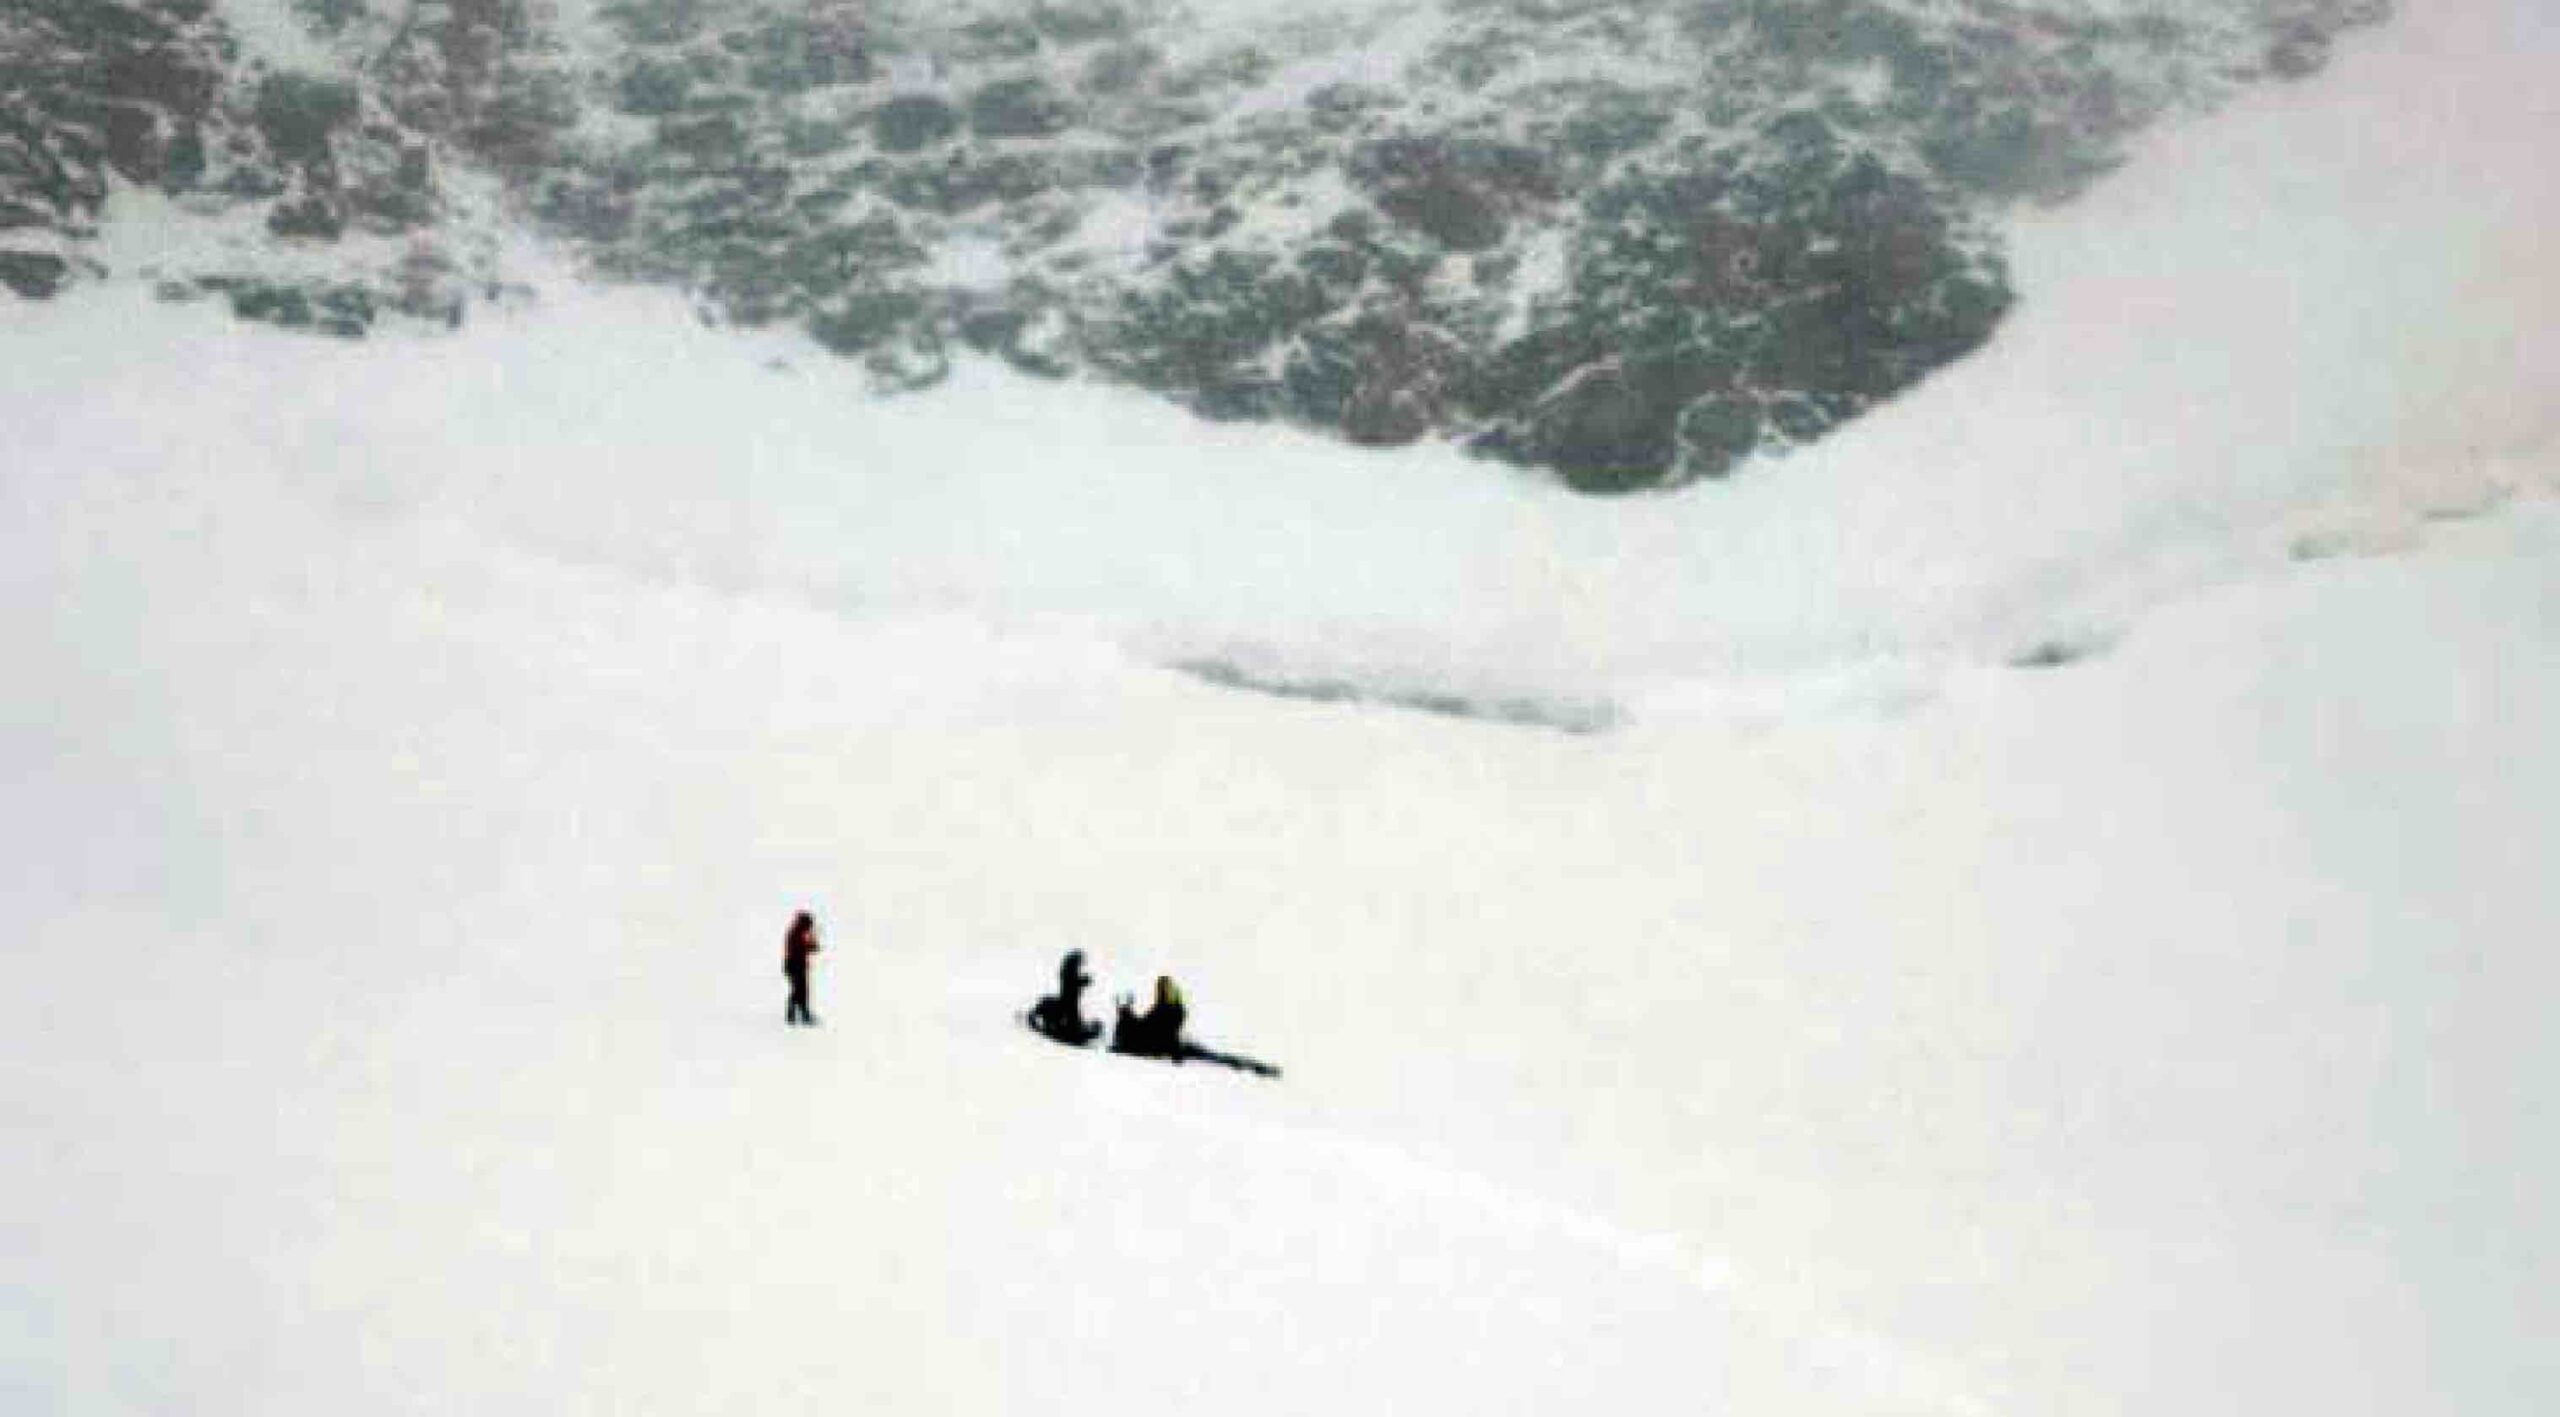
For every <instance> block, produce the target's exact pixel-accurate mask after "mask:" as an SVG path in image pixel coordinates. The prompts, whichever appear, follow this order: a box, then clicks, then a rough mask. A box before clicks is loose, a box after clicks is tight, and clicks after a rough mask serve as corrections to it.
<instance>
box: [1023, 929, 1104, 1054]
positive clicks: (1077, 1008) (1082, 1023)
mask: <svg viewBox="0 0 2560 1417" xmlns="http://www.w3.org/2000/svg"><path fill="white" fill-rule="evenodd" d="M1092 983H1093V979H1092V976H1090V975H1088V974H1086V973H1085V972H1084V951H1082V950H1069V951H1067V954H1066V958H1064V959H1061V960H1059V961H1058V992H1057V993H1055V994H1050V995H1047V996H1045V997H1043V998H1042V999H1041V1000H1040V1002H1039V1003H1036V1004H1034V1005H1032V1006H1031V1026H1032V1027H1033V1028H1035V1029H1038V1030H1039V1031H1040V1032H1042V1033H1045V1034H1047V1035H1048V1036H1050V1037H1051V1038H1054V1039H1056V1040H1058V1041H1059V1042H1061V1043H1065V1044H1069V1045H1071V1046H1074V1047H1077V1048H1081V1047H1083V1046H1084V1045H1086V1044H1088V1043H1091V1042H1092V1041H1093V1040H1094V1038H1095V1037H1096V1036H1097V1035H1099V1034H1100V1033H1101V1032H1102V1025H1101V1024H1098V1023H1095V1022H1093V1021H1092V1020H1090V1019H1088V1018H1086V1017H1085V1016H1084V991H1085V989H1086V988H1087V987H1088V986H1090V985H1091V984H1092Z"/></svg>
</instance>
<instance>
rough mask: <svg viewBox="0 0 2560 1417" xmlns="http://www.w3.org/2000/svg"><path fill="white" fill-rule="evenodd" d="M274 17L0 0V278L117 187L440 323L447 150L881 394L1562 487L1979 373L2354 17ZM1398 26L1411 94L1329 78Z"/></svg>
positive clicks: (1815, 11)
mask: <svg viewBox="0 0 2560 1417" xmlns="http://www.w3.org/2000/svg"><path fill="white" fill-rule="evenodd" d="M292 3H293V6H294V8H295V10H296V12H297V13H298V14H299V16H300V17H301V19H302V21H303V22H304V25H305V27H306V29H307V31H308V38H309V40H310V49H309V51H308V53H318V54H323V55H327V56H331V62H330V63H328V64H319V63H317V62H315V61H311V60H310V59H309V58H308V53H306V55H305V62H304V63H303V64H301V65H300V66H299V67H297V66H295V65H290V64H283V63H279V62H275V61H273V60H260V59H258V58H256V57H254V56H245V55H244V54H243V53H242V51H241V47H240V45H239V44H238V43H237V42H236V41H235V39H234V38H233V37H232V35H231V34H230V33H229V32H228V31H227V30H226V29H225V28H224V26H223V23H222V20H221V11H220V9H219V8H218V6H217V5H214V4H212V3H209V0H0V283H5V284H7V285H8V286H9V288H10V289H12V290H13V291H16V292H18V293H19V294H20V295H31V296H38V297H40V296H42V295H44V294H49V293H51V292H53V291H55V290H58V289H59V288H61V286H62V285H63V284H64V283H66V282H68V281H71V280H76V279H79V278H80V277H81V273H82V271H83V269H84V266H83V263H82V262H81V261H80V260H79V259H77V257H76V255H68V254H66V253H67V252H72V251H74V250H76V248H77V246H78V245H79V243H80V242H81V241H83V240H84V239H85V238H86V236H87V235H88V234H89V233H90V232H91V231H93V230H94V227H95V225H96V222H97V221H98V219H99V217H100V214H101V211H102V209H103V207H104V206H105V204H106V202H107V199H108V197H107V194H108V192H109V191H110V189H111V183H110V180H109V179H110V175H112V176H113V177H115V178H119V179H121V180H123V181H126V182H131V183H135V184H139V185H143V186H149V187H155V188H157V189H159V190H160V191H162V192H164V193H167V194H169V195H170V196H171V197H172V198H174V199H176V200H178V201H180V202H181V203H182V204H191V207H192V208H201V209H203V210H206V211H207V212H216V211H219V210H222V209H226V208H232V207H238V206H244V205H245V206H249V207H252V208H255V209H256V210H257V211H258V212H259V214H260V217H261V219H262V220H263V222H264V224H265V226H266V229H267V230H268V231H269V232H270V233H271V234H272V236H273V238H274V241H275V250H276V253H277V255H278V260H279V261H280V262H281V261H282V260H283V258H284V257H285V256H288V255H293V254H294V253H299V255H298V257H297V259H299V260H300V261H301V263H302V264H301V265H300V266H297V267H295V269H298V270H303V271H306V272H307V271H308V269H309V268H310V261H311V259H312V258H313V257H314V256H315V255H317V254H318V253H323V252H326V253H329V257H328V259H329V260H330V261H331V262H333V263H335V264H334V266H333V268H332V274H331V275H330V276H328V277H327V278H324V279H314V278H312V277H310V276H309V275H308V274H304V275H300V276H295V277H286V276H283V275H281V274H279V273H278V270H280V269H281V266H279V268H278V270H269V269H267V268H265V267H264V266H262V265H261V264H260V260H259V258H257V257H256V256H255V255H254V254H243V255H241V256H238V257H237V258H236V259H235V261H234V264H233V265H232V266H231V267H227V268H223V269H212V270H195V271H190V272H180V273H166V272H160V273H152V274H159V275H161V276H162V278H163V280H164V283H165V285H166V287H167V288H169V289H171V290H173V291H176V292H194V291H214V292H217V293H220V294H222V295H224V296H225V297H226V298H227V300H228V301H229V303H230V304H231V305H232V307H233V308H234V309H235V310H237V311H238V312H239V313H240V314H241V315H242V316H244V317H245V318H251V319H258V320H264V321H267V322H270V323H274V324H278V325H281V326H284V327H288V328H296V329H307V330H312V331H315V332H324V333H331V334H337V335H341V336H352V335H357V334H361V333H363V332H364V331H365V330H367V329H370V328H371V327H372V326H373V325H374V324H376V323H378V322H379V321H381V320H383V319H388V318H402V319H421V320H428V321H434V322H440V323H454V322H458V321H459V320H461V319H462V318H464V313H465V311H466V310H467V309H468V307H469V305H470V304H471V303H472V302H473V301H474V300H475V299H481V298H487V297H488V295H489V293H490V292H492V291H496V290H499V289H501V288H502V285H501V283H500V282H499V281H498V279H497V277H496V273H495V271H494V268H493V267H492V266H491V265H490V260H491V258H490V257H488V256H486V255H485V254H483V255H474V254H471V253H473V252H485V251H488V250H493V249H495V248H496V245H497V243H496V242H495V241H494V240H492V239H490V238H491V235H492V232H491V231H490V230H489V223H491V222H493V221H494V220H496V219H497V218H496V216H493V215H491V214H489V213H486V212H484V211H481V210H479V209H477V208H474V207H471V206H470V205H469V204H465V203H461V202H458V201H457V200H456V199H455V193H454V191H453V190H451V189H450V188H449V185H448V184H449V183H451V182H452V180H453V179H454V178H455V177H456V176H458V175H461V174H464V173H474V172H476V173H481V174H487V175H490V176H493V177H494V178H495V179H496V182H495V184H494V186H495V187H496V188H497V189H498V190H500V191H502V192H504V193H505V194H506V201H507V203H508V210H510V211H512V212H513V213H515V214H517V215H520V216H530V217H531V218H532V219H534V220H536V221H539V222H541V223H542V224H544V225H545V226H547V227H548V228H549V229H550V230H551V231H552V232H553V233H554V234H556V235H557V236H559V237H561V238H563V239H565V240H567V241H569V242H571V243H573V244H574V245H575V246H576V247H577V248H578V249H580V250H581V251H582V252H583V253H584V255H585V256H586V257H587V258H588V260H589V261H590V262H591V263H592V265H593V266H594V267H595V268H596V269H597V270H598V271H599V272H601V273H603V274H606V275H609V276H613V277H618V278H625V279H637V280H648V281H658V282H667V283H673V284H677V285H681V286H683V287H685V288H686V289H688V290H689V291H691V292H693V293H694V294H695V296H696V297H697V303H698V305H699V306H700V308H702V309H704V310H705V311H706V313H711V314H716V315H717V316H718V317H720V318H724V319H727V320H731V321H735V322H738V323H741V324H765V323H775V322H787V323H791V324H795V325H798V326H800V327H802V328H805V329H806V330H807V331H808V332H809V333H810V334H811V335H812V336H813V337H814V338H816V339H817V340H818V341H820V342H821V343H822V344H824V345H825V346H826V347H828V348H830V349H832V350H835V351H837V352H839V353H841V354H843V355H844V356H846V357H848V358H852V359H856V360H858V361H860V362H861V364H862V366H863V367H864V368H865V369H866V370H867V371H868V372H869V373H870V375H871V377H872V379H873V381H874V382H875V383H876V384H877V385H878V386H879V387H881V388H882V389H899V388H909V387H914V386H917V385H919V384H924V383H930V382H932V381H934V380H936V379H938V378H940V377H942V376H943V374H944V372H945V371H947V370H948V368H949V367H950V361H951V360H952V358H953V357H955V354H956V353H957V352H960V351H975V352H979V353H983V354H988V355H992V356H994V357H998V358H1001V359H1004V360H1006V361H1007V362H1009V363H1011V364H1013V365H1015V366H1016V367H1018V368H1021V369H1024V370H1026V371H1029V372H1032V373H1036V374H1040V375H1042V376H1046V377H1057V376H1063V375H1069V374H1075V373H1083V374H1087V375H1091V376H1095V377H1100V378H1107V379H1112V380H1117V381H1121V382H1126V383H1130V384H1134V385H1137V386H1140V387H1143V388H1147V389H1151V390H1154V391H1157V392H1159V393H1161V394H1163V395H1165V396H1166V397H1168V398H1171V399H1174V400H1177V401H1179V402H1180V403H1182V404H1183V405H1185V406H1186V407H1189V408H1191V409H1194V410H1196V411H1197V412H1199V413H1200V414H1202V415H1203V416H1206V417H1211V418H1231V419H1232V418H1244V419H1285V420H1289V421H1292V422H1296V423H1301V424H1305V425H1308V426H1312V427H1315V428H1319V429H1323V430H1327V431H1330V432H1333V433H1335V434H1336V435H1338V436H1340V437H1342V438H1344V439H1345V440H1347V441H1349V442H1353V443H1358V444H1363V445H1377V446H1392V445H1398V444H1405V443H1412V442H1417V441H1422V440H1426V439H1441V440H1447V441H1451V442H1454V443H1457V444H1459V445H1461V446H1464V447H1467V448H1469V449H1472V450H1474V451H1476V452H1479V453H1481V454H1483V455H1485V456H1488V457H1493V458H1498V459H1503V460H1507V461H1511V462H1516V463H1520V464H1524V465H1528V466H1533V467H1538V468H1542V469H1546V470H1548V471H1550V472H1552V473H1553V474H1554V475H1556V476H1558V477H1560V478H1562V479H1564V480H1565V481H1567V482H1569V483H1570V484H1571V485H1573V486H1575V487H1578V488H1582V489H1585V490H1589V491H1594V492H1624V491H1631V490H1637V489H1643V488H1650V487H1659V486H1665V485H1674V484H1678V483H1682V482H1686V481H1690V480H1693V479H1697V478H1706V477H1718V476H1722V475H1725V474H1726V473H1728V472H1730V471H1731V470H1732V469H1734V468H1735V467H1736V466H1738V465H1739V464H1740V463H1742V462H1743V461H1744V460H1746V459H1748V458H1750V457H1752V456H1753V455H1754V454H1758V453H1770V452H1776V451H1781V450H1783V449H1785V448H1787V447H1790V446H1794V445H1797V444H1801V443H1804V442H1807V441H1810V440H1812V439H1816V438H1819V437H1821V436H1823V435H1824V434H1825V433H1827V432H1828V431H1829V430H1831V429H1833V428H1835V427H1837V426H1838V425H1839V424H1840V423H1842V422H1843V421H1845V420H1847V419H1851V418H1855V417H1857V416H1858V415H1859V414H1860V413H1861V412H1863V411H1864V410H1866V409H1869V408H1872V407H1873V406H1875V405H1876V404H1877V403H1879V402H1882V401H1884V400H1886V399H1890V398H1893V397H1895V396H1897V395H1898V394H1900V393H1901V392H1903V391H1904V390H1906V389H1908V388H1910V387H1911V386H1912V385H1913V384H1915V383H1917V382H1919V381H1920V380H1922V379H1924V378H1926V377H1927V376H1928V375H1929V374H1930V372H1931V371H1933V370H1935V369H1938V368H1942V367H1944V366H1945V365H1946V364H1947V363H1949V362H1950V361H1953V360H1956V359H1960V358H1962V357H1964V356H1965V355H1966V354H1967V353H1969V352H1970V351H1972V350H1974V349H1977V348H1979V347H1980V346H1981V345H1982V344H1983V342H1984V341H1986V340H1987V339H1989V338H1990V337H1991V335H1992V333H1993V332H1994V330H1995V329H1996V328H1997V326H1998V325H1999V322H2000V321H2001V319H2002V318H2003V316H2004V315H2005V313H2006V312H2007V310H2008V308H2009V305H2010V302H2011V293H2010V288H2009V284H2008V278H2007V273H2006V268H2005V266H2004V264H2003V261H2002V258H2001V243H2000V239H1999V229H2000V221H2001V218H2002V214H2003V213H2004V212H2005V211H2006V210H2007V209H2008V208H2010V207H2011V206H2013V205H2014V204H2017V203H2020V202H2054V201H2062V200H2067V199H2068V198H2070V197H2071V196H2073V195H2074V194H2076V193H2077V192H2078V191H2080V190H2081V189H2082V188H2084V187H2085V186H2087V185H2088V184H2089V183H2090V182H2092V181H2094V180H2096V179H2097V178H2098V177H2099V176H2101V175H2102V174H2104V173H2105V172H2106V171H2107V170H2108V168H2109V167H2111V166H2112V165H2113V164H2114V163H2115V162H2116V161H2117V159H2118V156H2119V155H2120V153H2121V152H2122V151H2123V146H2124V144H2125V142H2126V140H2127V139H2128V138H2129V137H2130V136H2131V135H2132V134H2134V133H2135V132H2137V131H2139V130H2140V129H2141V128H2142V127H2143V126H2144V125H2145V124H2147V123H2149V122H2151V121H2153V120H2154V119H2156V118H2158V117H2159V116H2161V115H2163V114H2165V113H2170V112H2174V111H2192V110H2195V109H2199V108H2202V107H2206V106H2209V105H2211V104H2213V103H2215V102H2217V101H2219V100H2220V99H2221V98H2222V97H2224V96H2225V95H2227V94H2228V93H2229V92H2231V91H2232V90H2233V89H2234V88H2235V87H2236V86H2238V85H2240V84H2242V83H2245V82H2249V81H2252V80H2256V79H2261V78H2301V77H2305V76H2308V75H2310V74H2312V73H2314V72H2316V71H2317V70H2318V69H2319V68H2321V67H2322V65H2323V64H2324V63H2325V62H2326V60H2327V58H2328V56H2329V54H2330V53H2331V51H2332V50H2333V48H2334V47H2335V45H2336V44H2337V43H2338V42H2339V39H2340V36H2341V35H2342V34H2344V33H2345V32H2346V31H2347V30H2349V29H2351V28H2353V27H2355V26H2357V25H2362V24H2370V23H2374V22H2377V21H2379V20H2381V19H2383V18H2385V16H2386V15H2387V0H2231V3H2230V4H2229V5H2228V6H2227V7H2226V8H2225V9H2223V10H2220V11H2215V12H2208V11H2207V10H2205V9H2203V8H2201V7H2197V6H2194V5H2192V4H2185V3H2171V0H2158V3H2157V4H2155V5H2151V6H2145V5H2144V4H2142V3H2140V0H2135V3H2130V4H2113V3H2110V4H2107V5H2104V6H2100V5H2095V4H2091V3H2088V0H1417V4H1416V7H1415V9H1414V10H1413V11H1409V12H1407V13H1405V14H1397V15H1388V16H1383V17H1379V16H1369V17H1364V16H1363V15H1362V14H1361V13H1359V12H1354V13H1352V14H1350V15H1329V16H1326V17H1324V18H1323V20H1322V22H1320V23H1306V22H1303V21H1304V18H1305V17H1303V16H1291V15H1282V16H1278V17H1276V18H1275V21H1274V23H1273V24H1272V25H1271V26H1269V27H1267V28H1265V29H1263V30H1260V31H1258V32H1253V33H1242V32H1237V33H1232V34H1229V35H1227V36H1226V37H1222V38H1213V37H1207V36H1205V35H1204V34H1203V32H1201V31H1199V30H1197V29H1196V28H1192V27H1188V26H1186V25H1185V24H1184V23H1182V22H1181V20H1180V17H1179V15H1178V14H1175V13H1172V12H1169V11H1168V10H1167V9H1166V8H1165V7H1162V6H1156V5H1142V4H1135V3H1130V0H948V3H946V4H940V5H934V6H911V5H903V4H894V3H891V0H607V3H603V4H600V5H598V6H595V7H594V18H593V20H592V24H591V27H590V28H588V29H585V30H582V31H579V32H577V33H568V32H564V31H562V30H561V29H560V28H559V25H560V23H561V21H560V16H561V14H562V13H563V11H562V10H561V8H560V7H557V6H554V5H551V4H548V3H544V0H425V2H424V3H416V4H412V3H409V0H292ZM1434 12H1436V14H1435V13H1434ZM1415 13H1419V14H1421V15H1423V17H1424V19H1425V21H1426V22H1427V23H1428V24H1429V25H1430V26H1431V27H1430V28H1429V29H1428V30H1427V32H1425V33H1424V35H1423V39H1422V42H1421V43H1420V45H1419V47H1416V46H1415V44H1414V43H1413V42H1412V40H1413V33H1412V32H1411V31H1402V32H1399V33H1400V38H1399V39H1398V42H1397V45H1396V46H1395V49H1394V52H1396V53H1399V54H1402V55H1404V56H1405V58H1404V59H1402V60H1400V61H1399V62H1400V65H1401V67H1400V68H1399V69H1398V70H1397V72H1395V73H1394V74H1393V75H1392V76H1386V77H1381V76H1378V75H1375V74H1371V75H1368V76H1365V77H1364V78H1362V79H1361V80H1359V81H1356V82H1354V81H1344V80H1342V79H1340V78H1339V77H1337V76H1338V74H1339V73H1340V72H1341V66H1340V64H1339V62H1338V61H1339V57H1340V56H1341V55H1343V54H1346V53H1352V52H1358V51H1361V50H1363V49H1364V47H1370V46H1373V43H1374V42H1377V41H1381V40H1383V39H1384V38H1386V35H1385V30H1384V26H1385V25H1387V24H1388V23H1390V22H1398V21H1402V20H1405V19H1409V18H1411V17H1412V15H1413V14H1415ZM1559 74H1577V75H1585V76H1597V75H1606V76H1608V77H1606V78H1599V77H1555V76H1556V75H1559ZM386 242H387V243H388V245H387V246H386V244H385V243H386Z"/></svg>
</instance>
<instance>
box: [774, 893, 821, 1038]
mask: <svg viewBox="0 0 2560 1417" xmlns="http://www.w3.org/2000/svg"><path fill="white" fill-rule="evenodd" d="M817 952H818V922H817V920H816V919H815V918H814V917H812V916H811V915H810V914H809V912H807V911H805V910H804V911H801V912H800V913H799V914H797V915H794V916H792V917H791V928H790V930H789V931H787V932H785V933H784V935H783V937H782V977H783V978H785V979H788V980H790V981H791V1000H790V1002H789V1003H786V1004H784V1005H783V1007H782V1021H783V1022H784V1023H785V1024H795V1023H802V1024H814V1023H816V1022H817V1021H818V1016H817V1015H816V1014H813V1013H811V1012H809V957H810V956H811V955H814V954H816V953H817Z"/></svg>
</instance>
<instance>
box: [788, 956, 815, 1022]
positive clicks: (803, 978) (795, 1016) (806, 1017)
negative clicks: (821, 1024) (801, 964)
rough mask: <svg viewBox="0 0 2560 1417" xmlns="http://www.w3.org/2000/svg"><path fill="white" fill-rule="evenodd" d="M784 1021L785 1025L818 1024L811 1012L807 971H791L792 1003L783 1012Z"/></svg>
mask: <svg viewBox="0 0 2560 1417" xmlns="http://www.w3.org/2000/svg"><path fill="white" fill-rule="evenodd" d="M782 1021H783V1022H784V1023H816V1022H817V1021H818V1020H817V1019H816V1017H815V1016H813V1015H812V1014H811V1013H810V1012H809V971H807V970H805V969H795V970H793V971H791V1002H790V1004H789V1005H788V1006H786V1007H785V1008H784V1009H783V1011H782Z"/></svg>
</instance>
